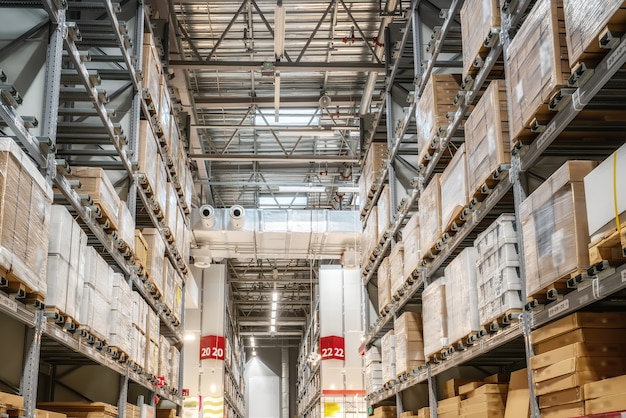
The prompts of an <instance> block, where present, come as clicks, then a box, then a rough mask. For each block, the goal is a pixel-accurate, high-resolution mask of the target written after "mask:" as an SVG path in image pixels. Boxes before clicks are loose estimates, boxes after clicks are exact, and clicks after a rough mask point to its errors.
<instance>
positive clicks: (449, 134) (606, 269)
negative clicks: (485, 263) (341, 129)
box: [361, 0, 626, 417]
mask: <svg viewBox="0 0 626 418" xmlns="http://www.w3.org/2000/svg"><path fill="white" fill-rule="evenodd" d="M462 3H463V1H462V0H461V1H457V0H453V1H452V2H451V4H450V7H449V9H447V10H444V11H442V14H441V17H442V18H444V22H443V24H442V26H441V27H440V28H437V29H436V30H435V31H434V32H435V33H434V34H433V37H432V39H431V43H430V44H429V51H430V52H431V56H430V57H429V59H428V60H427V61H426V62H425V64H424V65H422V62H424V60H423V58H422V56H421V52H422V51H421V48H414V49H413V50H412V51H405V49H407V48H406V41H405V39H406V35H407V32H409V31H408V29H409V28H412V31H411V32H412V35H413V44H414V45H422V42H421V41H420V35H421V32H420V30H419V28H421V23H420V20H419V15H418V6H419V1H414V2H412V3H411V5H410V8H409V9H408V11H407V14H406V19H405V25H406V26H405V32H404V34H405V38H403V41H402V42H401V43H396V44H395V45H394V46H395V47H397V48H398V49H399V50H400V51H394V52H391V53H388V55H387V57H388V59H387V61H386V66H387V74H388V77H387V79H386V93H387V94H386V95H385V100H384V102H383V108H382V109H381V111H380V114H379V115H376V116H375V117H374V122H375V124H376V123H379V122H381V121H383V120H385V121H386V123H387V132H388V135H387V138H388V145H389V160H388V163H387V167H386V168H385V169H384V170H383V172H381V173H379V176H378V178H377V179H376V181H374V186H373V190H371V191H370V196H371V198H368V200H367V201H366V204H365V209H364V210H363V211H362V212H361V218H362V220H366V219H367V217H368V216H369V215H370V213H371V209H372V207H373V206H374V205H375V204H376V202H377V200H378V198H379V196H380V193H381V191H382V187H383V185H384V184H385V183H388V184H389V185H394V184H395V180H394V169H393V165H394V159H395V158H396V156H397V153H398V149H399V147H400V146H401V145H402V143H403V142H404V143H406V142H409V141H413V140H414V137H412V136H411V135H409V134H407V131H408V130H409V129H410V126H409V125H410V123H408V122H412V123H415V122H414V120H412V119H411V115H413V114H414V112H415V107H416V106H415V104H416V103H417V101H418V99H419V96H420V94H421V93H422V91H423V88H424V86H425V84H426V81H427V80H428V77H430V75H431V74H432V73H433V72H434V71H435V69H436V68H438V67H440V66H441V67H445V64H444V65H442V63H441V62H439V61H438V57H439V53H440V51H441V48H442V45H443V44H444V43H445V42H446V40H447V36H448V32H449V31H450V28H451V27H452V26H453V25H454V24H455V22H454V21H455V19H456V18H457V17H458V12H459V10H460V8H461V6H462ZM531 3H533V2H532V1H531V0H519V1H517V0H513V1H509V0H503V1H501V10H502V30H501V32H500V39H498V40H497V42H495V43H494V44H493V45H492V47H491V50H490V52H489V54H488V56H487V58H486V59H485V61H484V65H483V67H482V68H481V69H480V70H479V72H478V74H477V75H476V76H475V77H474V78H473V79H466V80H463V84H462V85H461V91H460V92H459V95H458V96H457V103H456V104H458V105H459V108H458V110H457V111H456V112H455V114H454V116H453V117H452V120H451V122H450V124H449V125H448V126H447V128H446V130H445V132H444V133H440V135H439V138H438V144H434V145H435V146H436V149H435V152H434V155H433V158H432V159H431V160H430V161H429V163H428V165H427V166H426V167H419V169H418V170H416V173H415V179H414V181H413V182H412V184H411V186H412V188H411V189H408V190H406V193H407V196H406V197H404V199H403V200H402V201H401V204H400V205H399V206H398V207H397V208H395V209H396V210H395V212H394V213H393V219H392V223H391V224H390V225H389V228H388V229H387V230H386V232H385V235H384V239H382V240H381V242H379V243H378V246H377V247H376V249H375V251H374V256H373V257H372V258H371V259H370V260H369V263H368V264H367V265H365V266H362V278H363V285H364V287H365V289H366V291H367V288H368V285H369V284H370V281H371V280H372V279H373V278H374V277H375V275H376V270H377V268H378V266H379V265H380V262H381V261H382V260H383V258H384V257H385V256H386V255H388V254H389V248H390V247H391V246H392V245H393V243H394V240H395V238H396V237H397V236H398V234H400V233H401V230H402V226H403V223H404V219H405V218H406V217H407V216H408V215H409V214H410V213H411V212H412V211H414V210H415V203H416V202H417V200H418V198H419V195H420V192H421V191H422V190H423V188H424V186H425V184H427V183H428V181H429V180H430V179H431V177H432V175H433V174H434V173H435V172H440V171H442V167H441V165H442V160H441V158H442V152H443V150H445V149H446V147H447V146H448V144H450V143H451V142H452V141H454V140H455V138H456V137H455V135H457V131H459V130H462V128H461V124H462V122H463V120H464V118H465V117H466V116H467V114H468V112H469V111H470V106H471V105H472V104H473V103H475V101H476V100H477V99H478V96H479V95H480V94H481V91H482V90H483V88H484V86H485V82H486V81H487V80H488V78H489V76H490V73H491V71H492V69H493V67H494V65H495V64H496V63H497V62H499V61H501V60H502V59H503V58H502V55H503V54H504V57H506V49H507V46H508V43H509V41H510V38H511V37H512V36H514V35H515V31H516V28H518V26H519V25H520V22H522V21H523V18H524V16H525V15H526V14H527V12H528V11H529V9H530V8H531V7H532V4H531ZM411 52H412V53H413V55H414V69H415V96H414V97H413V100H412V102H411V107H410V112H409V118H408V120H406V121H404V124H403V125H401V126H402V128H401V129H400V130H397V131H395V132H394V131H393V129H390V126H394V125H395V120H398V119H401V118H398V117H396V118H395V120H394V116H395V115H394V112H393V111H392V110H391V109H390V107H391V105H390V104H391V103H393V96H392V92H393V85H394V82H395V80H394V76H395V74H396V73H397V69H396V67H395V66H396V65H397V63H398V61H396V62H393V60H390V59H389V57H397V56H402V55H403V54H405V55H408V54H409V53H411ZM625 63H626V37H622V39H620V40H619V42H618V43H617V44H616V46H614V47H613V48H612V50H610V51H608V52H607V54H606V57H605V58H604V59H603V60H602V61H601V62H600V64H598V65H597V66H596V68H595V69H584V68H583V70H584V73H583V72H582V71H581V72H578V73H576V74H575V75H574V77H573V78H572V79H571V80H570V82H571V86H569V88H568V89H564V90H562V91H561V95H560V101H559V102H558V103H555V104H554V105H553V107H554V110H555V116H554V117H553V118H552V120H551V121H550V122H548V123H547V124H546V126H540V127H538V134H537V137H536V138H535V139H534V140H533V141H532V142H530V143H529V144H518V147H517V148H516V149H514V150H512V151H513V152H512V154H513V155H512V161H511V167H510V168H509V170H508V171H506V170H505V171H503V172H502V173H501V174H500V178H499V179H498V180H499V182H498V184H497V185H496V186H495V187H494V188H493V189H492V190H490V191H489V194H488V195H487V196H486V197H485V199H484V200H483V201H482V202H478V204H475V205H474V206H473V207H470V208H468V209H470V211H468V212H470V213H471V216H470V217H469V221H468V222H466V223H465V224H464V225H462V226H461V227H460V229H459V230H457V231H456V234H455V235H454V236H452V237H450V239H448V240H447V241H446V242H443V243H442V244H443V245H442V249H441V251H440V252H439V253H438V254H436V255H435V257H434V258H433V259H431V260H429V262H428V263H425V264H426V265H424V266H422V267H420V268H418V269H416V270H415V271H414V272H413V274H412V275H411V276H410V277H408V278H407V279H406V281H405V283H404V285H403V287H402V288H401V289H400V290H399V292H398V293H397V294H396V295H393V298H392V303H391V304H390V306H389V309H388V310H387V311H386V313H384V314H383V315H381V316H380V317H378V318H376V319H375V320H374V321H371V322H372V325H371V327H370V329H369V332H368V333H367V335H366V336H365V341H364V343H363V346H362V348H363V349H365V348H367V347H369V346H371V345H372V344H374V343H376V342H377V341H378V340H379V339H380V338H381V337H382V336H383V335H384V334H385V333H386V332H387V331H389V330H390V329H392V328H393V319H394V317H396V316H397V315H398V314H399V313H401V312H402V311H403V310H404V309H405V308H406V307H407V306H408V304H411V303H415V302H418V301H419V298H420V292H421V290H422V289H423V286H424V284H425V283H428V282H429V279H430V277H432V276H433V275H434V274H435V273H436V272H437V270H438V269H440V268H441V267H442V266H444V265H445V264H446V263H447V261H448V260H449V259H450V258H451V257H453V256H454V255H455V253H456V252H457V249H458V248H460V247H462V246H463V245H464V244H466V243H467V242H468V238H469V237H471V236H475V234H476V233H477V231H478V230H480V229H483V228H484V224H483V221H484V220H486V219H489V218H491V217H492V215H493V213H494V212H498V211H499V212H512V211H513V209H515V210H516V209H517V207H518V206H519V203H520V202H521V201H522V200H523V199H525V198H526V196H527V190H526V188H525V187H523V184H524V182H523V179H522V177H524V176H525V174H526V173H527V172H528V171H530V170H531V169H533V168H534V167H535V166H536V165H537V164H538V163H539V161H540V159H541V158H542V157H543V156H544V155H546V150H548V149H549V147H550V146H551V145H552V144H553V143H554V141H555V140H556V138H557V137H558V136H559V135H560V134H561V133H562V132H563V131H564V130H566V129H568V128H569V127H570V126H572V125H573V124H574V123H575V119H576V117H577V116H578V114H579V113H580V112H581V111H582V110H583V109H584V108H585V106H595V107H596V108H601V106H602V102H603V99H605V101H606V99H607V97H608V95H610V89H611V87H612V86H613V87H615V86H617V87H618V88H619V86H621V85H623V82H624V75H623V70H621V67H622V66H623V65H624V64H625ZM605 87H606V88H607V90H608V91H609V92H608V93H607V94H605V92H604V90H603V89H604V88H605ZM605 96H606V97H605ZM596 102H597V103H596ZM385 112H386V113H385ZM383 114H384V116H385V118H383ZM573 121H574V122H573ZM381 123H382V122H381ZM574 128H575V127H574ZM375 131H376V129H373V130H372V132H373V133H372V135H371V136H370V137H369V138H368V141H369V142H371V141H372V140H373V138H374V132H375ZM611 146H612V145H609V146H608V148H610V147H611ZM617 146H618V145H615V147H614V148H613V150H614V149H615V148H617ZM610 151H611V149H602V150H600V151H598V153H597V155H596V154H593V155H596V157H602V156H604V157H606V156H608V155H609V154H610ZM565 155H567V152H566V153H565ZM444 164H445V163H444ZM511 200H513V202H511ZM393 202H394V200H393V199H392V203H393ZM512 203H514V204H512ZM392 208H393V204H392ZM516 217H517V219H518V222H519V214H518V215H517V216H516ZM518 230H520V229H519V228H518ZM520 239H521V237H520ZM522 264H523V263H522ZM624 267H625V266H621V267H618V268H612V267H610V266H607V265H605V264H601V265H599V266H597V267H596V268H595V269H593V268H592V269H590V271H589V272H588V273H589V274H588V275H587V276H585V277H581V278H579V280H572V281H570V282H571V283H570V287H572V288H573V289H574V290H573V291H571V292H570V293H566V294H565V295H556V296H555V300H553V301H549V302H548V303H546V304H545V305H541V306H539V307H534V308H533V307H531V306H527V309H526V310H525V311H524V312H523V313H522V314H520V316H519V317H518V318H510V319H511V322H510V324H509V325H508V326H504V327H503V328H501V329H497V330H493V331H494V332H492V333H490V334H487V335H486V336H484V337H483V338H482V339H481V340H480V342H479V343H476V344H474V345H469V346H466V347H464V348H463V350H462V351H457V352H452V353H451V354H450V355H449V356H448V357H447V358H445V359H442V360H438V361H437V362H430V363H427V364H426V365H424V366H421V367H419V368H418V369H415V370H413V371H412V372H410V373H408V374H406V375H403V376H401V377H400V378H399V379H398V380H396V381H394V382H392V384H391V385H387V386H385V387H383V389H381V390H379V391H378V392H376V393H372V394H368V398H367V400H368V404H369V405H371V406H374V405H378V404H381V403H382V402H389V400H391V399H393V398H394V397H395V403H396V406H397V407H398V416H399V414H400V413H401V412H402V411H403V408H402V398H401V396H400V393H401V392H402V391H404V390H407V389H409V388H411V387H413V386H415V385H417V384H419V383H428V389H429V403H430V412H431V416H433V417H436V416H437V411H436V401H437V398H436V392H437V390H436V379H435V376H437V375H440V374H441V373H443V372H444V371H447V370H451V369H453V368H456V367H458V366H461V365H472V364H474V362H476V361H477V360H480V359H484V358H488V357H489V356H494V357H495V356H497V355H500V354H501V352H503V353H504V355H506V356H512V357H511V360H510V361H511V362H514V361H519V360H520V359H522V360H526V362H527V361H528V358H529V356H530V355H531V353H532V348H531V346H530V342H529V338H528V337H529V333H530V331H531V330H532V329H535V328H537V327H540V326H541V325H544V324H546V323H548V322H550V321H552V320H555V319H557V318H559V317H563V316H565V315H567V314H570V313H573V312H575V311H578V310H580V309H581V308H583V307H585V306H587V305H590V304H592V303H595V302H597V301H599V300H603V299H604V298H606V297H607V296H609V295H612V294H615V293H616V292H619V291H621V290H624V289H626V268H624ZM524 297H525V296H524ZM519 366H521V365H519ZM529 379H530V376H529ZM530 387H531V390H532V385H530ZM531 399H532V401H531V411H532V414H533V416H539V409H538V405H537V402H536V399H535V397H534V393H533V392H531Z"/></svg>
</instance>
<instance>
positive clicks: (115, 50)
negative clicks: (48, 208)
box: [0, 0, 241, 417]
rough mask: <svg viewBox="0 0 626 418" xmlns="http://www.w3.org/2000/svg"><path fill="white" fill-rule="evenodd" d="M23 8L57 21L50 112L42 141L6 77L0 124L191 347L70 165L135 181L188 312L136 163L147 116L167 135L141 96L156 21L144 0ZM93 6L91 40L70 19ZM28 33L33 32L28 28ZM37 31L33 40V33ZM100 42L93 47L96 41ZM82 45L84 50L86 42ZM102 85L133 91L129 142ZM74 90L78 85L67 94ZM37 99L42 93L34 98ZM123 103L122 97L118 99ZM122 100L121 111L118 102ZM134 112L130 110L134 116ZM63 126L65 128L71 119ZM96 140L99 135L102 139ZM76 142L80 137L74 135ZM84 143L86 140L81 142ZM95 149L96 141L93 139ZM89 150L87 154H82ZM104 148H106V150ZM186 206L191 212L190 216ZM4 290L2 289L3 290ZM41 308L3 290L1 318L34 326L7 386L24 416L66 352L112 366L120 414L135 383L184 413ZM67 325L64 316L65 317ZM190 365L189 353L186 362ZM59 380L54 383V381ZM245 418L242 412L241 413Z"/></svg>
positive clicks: (145, 221)
mask: <svg viewBox="0 0 626 418" xmlns="http://www.w3.org/2000/svg"><path fill="white" fill-rule="evenodd" d="M2 7H9V8H13V9H19V10H20V12H22V13H32V14H33V19H34V20H37V19H41V18H42V16H41V14H42V12H43V11H45V14H46V15H47V19H46V21H42V22H41V23H42V24H49V25H50V30H49V33H48V34H47V35H48V37H47V38H46V40H45V41H44V42H46V43H47V60H46V64H45V85H44V90H45V91H42V92H39V93H40V94H41V97H42V99H41V101H42V102H43V110H42V112H41V120H42V123H41V136H35V135H33V134H32V133H31V132H30V128H31V127H36V123H34V122H33V118H32V117H26V116H20V113H19V111H18V109H17V108H18V105H19V104H20V102H21V97H20V96H19V93H18V92H17V90H16V89H15V88H14V87H13V85H11V80H7V79H6V77H2V100H1V101H0V121H1V122H2V123H3V124H4V125H5V126H6V127H8V128H9V129H10V131H11V132H12V133H13V135H14V139H15V140H17V141H18V143H19V144H21V146H22V147H23V149H25V150H26V152H27V153H28V154H29V155H30V157H31V158H32V159H33V160H34V161H35V162H36V163H37V164H38V165H39V167H40V169H41V171H42V173H43V174H44V175H45V176H46V178H47V180H48V181H49V182H50V183H51V184H53V185H54V187H55V188H56V190H57V191H58V192H56V194H55V203H60V204H64V205H65V206H66V207H68V208H69V209H70V211H71V212H72V213H73V214H74V215H75V217H76V218H77V219H78V220H79V223H80V224H81V226H82V227H83V229H84V230H85V231H86V232H87V233H88V236H89V245H95V246H97V247H98V248H100V249H101V251H102V254H103V256H105V259H106V260H107V261H108V262H109V264H111V265H112V266H113V268H114V269H115V270H117V271H119V272H121V273H123V274H124V275H125V276H126V278H127V280H128V281H129V283H131V284H132V286H133V287H134V288H135V289H136V290H137V291H138V292H139V293H140V294H141V295H142V296H143V298H144V299H145V300H146V301H147V302H148V304H149V305H150V306H151V308H152V309H153V310H154V311H156V312H157V313H158V314H159V317H160V322H161V334H162V335H164V336H165V337H166V338H168V339H169V340H170V342H171V343H172V344H175V345H176V346H177V347H179V348H180V347H181V345H182V323H183V322H184V315H183V318H180V320H175V319H174V318H173V317H172V316H171V314H170V313H169V312H167V311H166V310H165V309H164V304H163V301H161V300H160V298H159V297H158V296H155V295H154V294H153V293H152V292H151V291H150V289H149V288H148V286H147V285H146V283H144V280H145V273H143V272H142V271H141V270H140V269H138V268H137V266H136V265H135V263H133V261H132V259H131V258H130V257H128V254H127V253H125V252H122V251H121V249H120V242H119V241H118V240H117V238H116V237H115V236H111V235H109V234H108V232H107V231H106V230H105V229H104V228H103V226H102V224H101V221H100V220H99V219H98V216H97V214H98V212H97V208H96V207H95V206H94V205H93V201H91V198H90V197H89V196H88V195H82V194H78V193H77V192H76V190H75V187H76V186H77V183H76V182H75V181H71V180H67V178H66V175H67V174H69V173H71V165H70V164H68V160H69V159H71V158H72V157H78V158H80V157H85V156H89V157H92V158H98V160H97V161H93V160H91V161H85V160H83V161H82V163H85V164H87V163H88V164H90V165H92V166H93V165H95V166H100V167H103V168H104V169H105V170H118V171H119V170H121V172H122V173H123V175H125V176H127V177H128V179H129V181H128V183H129V185H128V188H127V199H126V204H127V206H128V208H129V210H130V212H131V213H132V214H133V216H134V217H135V220H136V225H137V226H140V225H141V226H144V227H145V226H149V227H154V228H157V229H158V230H159V231H160V233H161V235H162V237H163V239H164V241H165V242H166V243H167V245H166V255H167V257H168V258H169V259H170V261H171V263H172V265H173V266H174V267H175V268H176V270H177V273H178V274H179V275H180V277H181V278H182V279H183V289H182V298H183V301H182V303H183V305H184V294H185V291H184V281H185V280H187V279H189V276H188V274H189V273H188V268H187V265H186V260H184V259H183V257H182V254H180V253H179V251H178V250H177V248H176V246H175V245H174V243H173V242H172V241H171V239H169V238H170V237H169V236H168V233H167V231H166V230H165V229H163V228H161V227H160V223H159V221H160V215H159V214H158V213H156V212H155V211H154V210H152V209H150V207H151V206H150V204H149V199H148V196H147V194H146V191H144V190H143V189H142V188H141V187H139V186H138V184H137V176H138V174H136V167H135V163H134V161H135V158H136V155H137V137H138V131H139V120H140V119H141V118H142V117H143V118H144V119H147V120H149V121H150V126H151V129H153V131H154V132H155V133H157V132H158V131H159V127H158V125H157V122H155V120H154V118H152V117H151V116H152V115H151V113H150V108H149V106H148V104H147V102H146V100H145V99H144V98H143V96H142V91H143V87H142V83H141V74H140V71H141V62H142V57H141V53H142V40H143V34H144V32H145V31H146V32H148V33H149V32H150V30H151V29H150V28H151V23H150V19H149V17H148V16H147V15H146V13H145V6H144V3H143V2H142V1H137V2H131V3H130V4H129V5H128V4H127V5H124V6H123V7H122V5H120V4H118V3H114V2H111V1H110V0H98V1H96V2H86V3H77V2H66V1H61V0H42V1H40V2H39V1H37V2H28V1H27V2H11V3H10V4H5V5H2ZM85 7H86V8H88V9H89V10H88V12H89V13H93V12H94V10H95V11H97V12H98V13H99V15H98V16H97V19H94V20H91V21H88V22H83V23H84V27H85V33H84V34H83V35H84V36H81V32H80V27H81V20H80V19H75V20H74V21H70V19H69V16H71V17H72V18H77V17H80V16H81V15H82V11H81V10H78V9H79V8H80V9H83V8H85ZM120 13H124V14H125V15H127V16H128V17H129V20H130V21H131V22H130V24H129V25H127V22H123V21H120V20H119V19H118V14H120ZM25 29H29V28H25ZM32 35H33V34H29V35H28V36H32ZM89 42H92V44H89ZM81 43H82V45H81ZM94 46H95V47H98V48H99V49H98V52H99V54H100V55H97V56H91V57H90V55H89V53H88V52H86V48H89V47H94ZM90 60H92V61H93V62H108V63H112V64H113V65H114V66H115V69H114V70H111V69H108V70H107V69H101V70H100V71H98V70H94V69H89V68H88V67H89V65H88V62H89V61H90ZM64 62H65V63H66V64H67V63H71V65H70V67H68V69H65V70H62V63H64ZM103 79H109V80H114V83H113V84H115V82H121V81H123V82H125V83H126V84H125V86H123V87H122V88H121V89H120V91H117V92H115V93H113V94H112V95H111V96H110V98H113V96H120V95H121V94H123V93H124V92H125V91H129V92H130V93H127V94H129V95H130V97H129V98H128V100H125V101H124V103H123V104H122V105H119V106H121V108H120V109H121V110H122V112H121V113H128V119H129V120H128V121H127V126H128V127H129V129H128V132H127V136H124V134H123V133H122V132H121V129H120V126H121V125H120V124H119V123H117V122H113V120H112V118H113V114H114V113H115V111H111V110H109V109H107V108H106V107H105V102H106V99H107V93H106V92H105V91H104V90H103V89H101V88H99V87H98V85H99V84H100V83H101V81H102V80H103ZM62 84H64V85H73V86H74V87H73V88H72V87H61V86H62ZM29 94H35V93H29ZM60 99H62V100H63V101H73V100H79V101H85V100H87V101H90V102H91V103H92V106H91V107H80V108H60V107H59V100H60ZM114 100H115V99H114ZM118 103H119V101H118V102H116V103H115V104H116V105H118ZM124 106H128V107H129V109H128V110H127V109H125V108H124ZM69 116H74V117H76V118H77V119H76V120H78V121H82V123H79V124H74V126H72V124H71V123H70V124H68V123H67V122H65V121H67V120H68V117H69ZM88 117H97V118H98V119H99V123H96V124H92V123H87V122H84V120H85V119H86V118H88ZM62 119H63V121H62ZM68 129H69V130H70V133H71V134H75V135H74V138H75V139H67V138H66V139H64V141H63V142H64V143H65V144H83V143H87V142H86V141H84V138H86V137H92V138H96V139H97V141H96V142H95V143H96V144H110V145H112V148H111V147H109V149H101V150H96V151H93V150H92V151H89V150H87V149H74V150H71V149H68V148H67V147H63V144H61V142H57V133H58V132H59V131H61V133H62V134H66V133H67V132H68ZM94 133H95V134H94ZM67 137H70V138H71V137H72V135H67ZM80 138H82V139H83V141H81V139H80ZM91 143H93V142H91ZM79 148H80V147H79ZM101 148H102V147H101ZM159 155H161V156H162V157H163V159H164V161H163V162H164V164H165V163H166V161H165V151H164V149H162V148H161V147H160V146H159ZM175 174H176V173H174V172H171V171H168V173H167V175H168V179H169V180H170V181H172V180H174V179H175V177H174V175H175ZM184 209H187V210H184ZM181 210H182V212H183V213H185V212H186V214H187V217H186V222H187V226H189V218H188V213H189V211H188V208H181ZM0 290H2V289H0ZM41 308H43V306H41V304H40V303H38V304H36V305H35V306H33V305H32V304H31V303H23V302H22V301H21V300H20V298H15V295H11V294H8V293H5V292H0V315H3V316H7V317H11V318H13V319H15V320H17V321H18V322H19V323H21V324H23V325H24V326H25V327H26V334H27V338H26V343H25V344H24V346H23V347H22V349H23V353H24V367H23V374H22V376H20V377H19V381H20V382H21V384H20V387H19V388H18V387H13V386H12V385H11V384H9V383H7V382H4V384H3V385H4V386H8V387H13V388H14V389H15V391H16V392H19V393H20V394H21V395H23V396H24V397H25V409H26V415H27V416H28V417H32V416H34V408H35V402H36V399H37V389H38V388H37V384H38V380H39V374H40V370H39V365H40V363H43V364H45V363H46V362H47V361H48V360H51V361H58V358H59V357H58V353H59V352H61V353H63V355H62V358H63V359H62V360H61V362H60V364H65V363H64V362H66V363H67V364H77V365H82V364H88V365H100V366H103V367H105V368H107V369H109V370H111V371H113V372H115V373H117V374H118V375H119V376H120V385H119V401H118V406H119V407H120V409H119V416H120V417H123V415H124V405H125V404H126V401H127V398H128V391H129V382H134V383H136V384H138V385H139V386H140V387H142V388H143V389H142V390H143V392H142V391H140V393H141V394H145V395H148V398H147V399H153V395H154V396H157V397H158V398H161V399H165V400H169V401H171V402H173V403H174V404H175V405H178V406H180V405H181V404H182V399H181V397H180V395H179V388H180V382H176V383H175V385H174V387H161V386H159V384H158V383H157V381H156V380H155V379H154V377H153V376H149V375H147V374H146V373H143V372H142V371H141V370H140V369H138V368H136V367H135V365H134V364H131V363H130V362H126V363H124V362H121V361H120V359H118V358H115V357H113V356H112V354H111V353H110V352H109V351H108V350H107V349H106V347H101V346H98V344H94V341H93V340H91V339H89V338H88V337H87V336H84V335H78V333H74V332H72V331H73V330H71V329H65V327H63V326H59V325H57V324H55V323H53V322H48V321H47V320H46V318H45V317H44V314H43V310H42V309H41ZM56 319H57V321H58V322H61V325H63V318H56ZM181 361H182V356H181ZM52 378H54V376H52ZM239 416H241V415H239Z"/></svg>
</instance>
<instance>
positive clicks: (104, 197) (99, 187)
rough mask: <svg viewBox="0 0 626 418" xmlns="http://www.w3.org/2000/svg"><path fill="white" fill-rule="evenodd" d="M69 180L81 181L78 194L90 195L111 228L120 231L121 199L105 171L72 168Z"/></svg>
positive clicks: (91, 168) (95, 168)
mask: <svg viewBox="0 0 626 418" xmlns="http://www.w3.org/2000/svg"><path fill="white" fill-rule="evenodd" d="M67 178H68V180H79V181H80V187H79V188H77V189H76V192H77V193H79V194H88V195H89V196H90V197H91V200H93V202H94V203H95V204H96V205H97V206H98V207H99V208H100V210H101V211H102V215H103V216H104V217H105V218H106V219H107V220H108V221H109V226H110V227H111V228H112V229H115V230H118V229H119V214H118V210H119V205H120V198H119V197H118V195H117V193H116V192H115V188H114V187H113V184H111V181H110V180H109V178H108V177H107V175H106V173H105V172H104V170H103V169H102V168H100V167H72V174H71V175H70V176H67Z"/></svg>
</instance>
